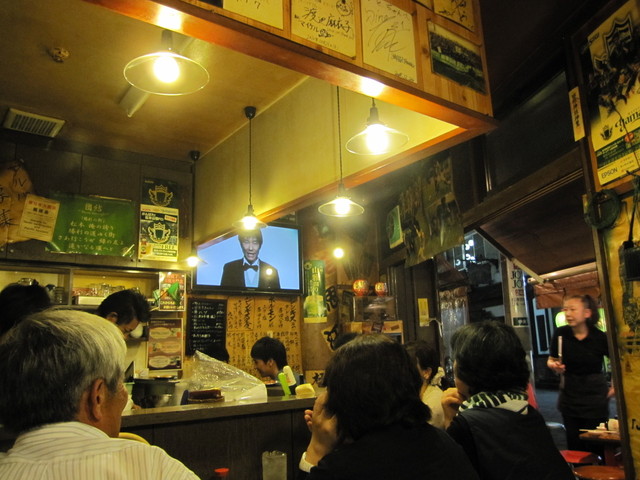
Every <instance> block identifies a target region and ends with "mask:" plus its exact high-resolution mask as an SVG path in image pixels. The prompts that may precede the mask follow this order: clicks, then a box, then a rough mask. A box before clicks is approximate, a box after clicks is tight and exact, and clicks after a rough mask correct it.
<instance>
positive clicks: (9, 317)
mask: <svg viewBox="0 0 640 480" xmlns="http://www.w3.org/2000/svg"><path fill="white" fill-rule="evenodd" d="M50 306H51V298H49V294H48V293H47V290H46V289H45V288H44V287H42V286H40V285H38V284H37V283H34V284H31V285H21V284H19V283H12V284H9V285H7V286H6V287H5V288H4V289H3V290H2V291H1V292H0V337H1V336H2V335H4V334H5V333H6V332H7V331H8V330H9V329H10V328H11V327H13V326H14V325H16V324H17V323H18V322H19V321H20V320H22V319H23V318H24V317H26V316H27V315H30V314H32V313H35V312H40V311H42V310H45V309H47V308H49V307H50Z"/></svg>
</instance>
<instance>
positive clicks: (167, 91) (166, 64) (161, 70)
mask: <svg viewBox="0 0 640 480" xmlns="http://www.w3.org/2000/svg"><path fill="white" fill-rule="evenodd" d="M172 50H173V32H171V31H170V30H163V31H162V50H160V51H158V52H155V53H149V54H147V55H142V56H141V57H137V58H134V59H133V60H131V61H130V62H129V63H127V65H126V66H125V67H124V78H126V79H127V82H129V83H130V84H131V85H133V86H134V87H136V88H139V89H140V90H142V91H144V92H148V93H153V94H156V95H187V94H189V93H193V92H197V91H198V90H201V89H202V88H204V86H205V85H206V84H207V83H209V72H207V69H206V68H204V67H203V66H202V65H200V64H199V63H198V62H196V61H195V60H192V59H190V58H188V57H185V56H183V55H179V54H177V53H175V52H173V51H172Z"/></svg>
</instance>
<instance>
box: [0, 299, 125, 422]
mask: <svg viewBox="0 0 640 480" xmlns="http://www.w3.org/2000/svg"><path fill="white" fill-rule="evenodd" d="M126 352H127V347H126V344H125V342H124V339H123V338H122V334H121V333H120V331H119V330H118V328H117V327H116V326H115V325H114V324H112V323H111V322H109V321H107V320H105V319H104V318H101V317H98V316H96V315H92V314H90V313H86V312H81V311H76V310H53V309H49V310H45V311H43V312H40V313H35V314H33V315H31V316H29V317H27V318H25V319H24V320H22V321H21V322H20V323H19V324H18V325H17V326H16V327H15V328H13V329H12V330H11V331H9V332H8V333H7V334H6V335H5V336H4V337H3V338H2V340H1V341H0V372H2V375H0V392H2V394H1V395H0V423H2V424H3V425H4V426H5V427H6V428H8V429H9V430H12V431H14V432H16V433H21V432H23V431H25V430H28V429H31V428H35V427H38V426H41V425H45V424H49V423H56V422H68V421H73V420H74V419H76V417H77V414H78V407H79V405H80V400H81V398H82V395H83V393H84V392H85V391H86V390H87V389H88V388H90V386H91V385H92V383H93V382H94V380H96V379H104V381H105V384H106V385H107V388H108V389H109V391H110V392H111V393H113V394H115V393H116V392H117V391H118V388H119V387H120V382H121V381H122V379H123V374H124V368H125V355H126Z"/></svg>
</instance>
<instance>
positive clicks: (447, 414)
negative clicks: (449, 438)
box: [442, 388, 465, 430]
mask: <svg viewBox="0 0 640 480" xmlns="http://www.w3.org/2000/svg"><path fill="white" fill-rule="evenodd" d="M464 401H465V398H464V396H463V395H462V394H461V393H460V392H459V391H458V389H457V388H447V389H446V390H445V391H444V392H443V394H442V411H443V412H444V428H445V430H446V429H447V428H449V425H451V421H452V420H453V417H455V416H456V415H457V413H458V409H459V408H460V405H462V402H464Z"/></svg>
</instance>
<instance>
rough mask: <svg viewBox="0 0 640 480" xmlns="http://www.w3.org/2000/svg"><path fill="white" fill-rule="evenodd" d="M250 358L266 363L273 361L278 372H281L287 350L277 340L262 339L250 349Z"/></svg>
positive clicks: (285, 361)
mask: <svg viewBox="0 0 640 480" xmlns="http://www.w3.org/2000/svg"><path fill="white" fill-rule="evenodd" d="M251 358H256V359H258V360H262V361H263V362H268V361H269V360H270V359H273V361H274V362H276V365H277V366H278V370H282V369H283V368H284V367H285V366H286V365H288V363H287V349H286V348H285V346H284V345H283V343H282V342H281V341H280V340H278V339H277V338H271V337H262V338H261V339H259V340H258V341H257V342H256V343H254V344H253V347H251Z"/></svg>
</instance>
